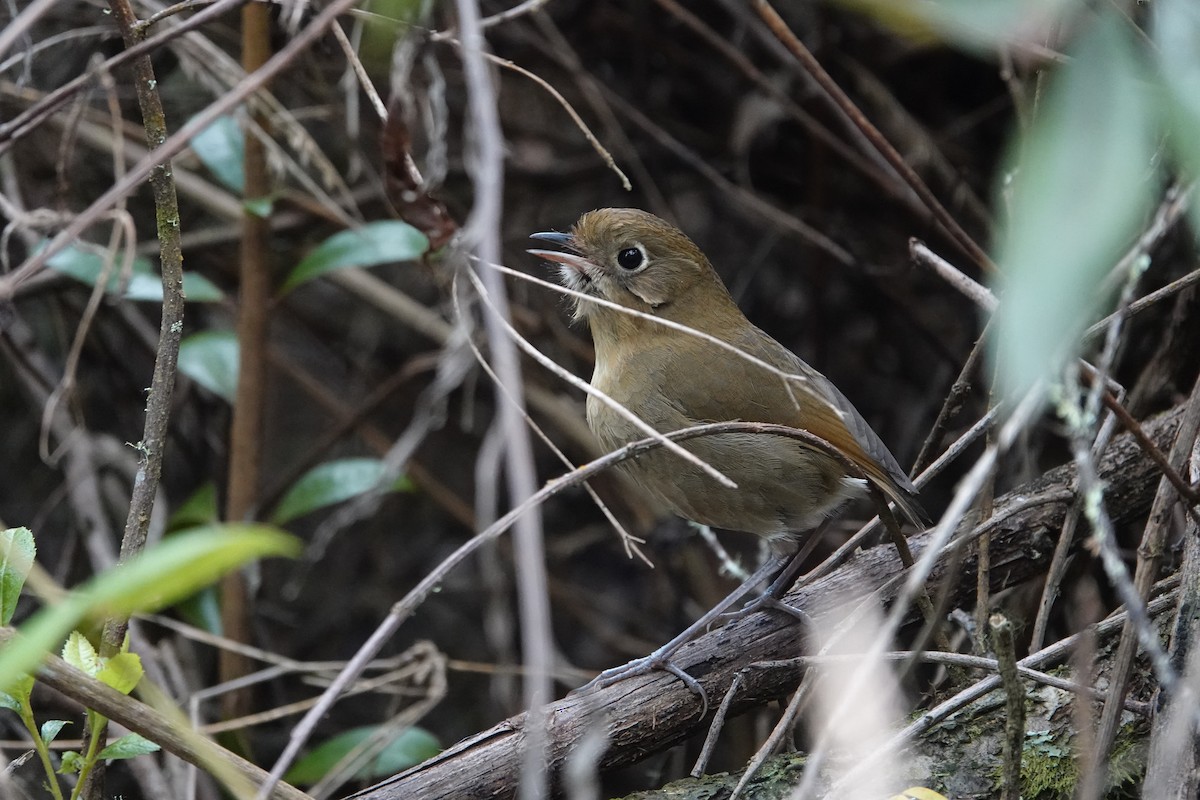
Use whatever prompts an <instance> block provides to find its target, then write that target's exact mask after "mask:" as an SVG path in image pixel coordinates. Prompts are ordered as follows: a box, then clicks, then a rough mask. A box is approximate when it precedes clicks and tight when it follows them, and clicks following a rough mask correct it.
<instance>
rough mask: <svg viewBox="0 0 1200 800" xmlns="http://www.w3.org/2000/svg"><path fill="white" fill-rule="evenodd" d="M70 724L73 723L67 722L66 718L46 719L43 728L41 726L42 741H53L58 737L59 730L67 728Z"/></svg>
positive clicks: (47, 742)
mask: <svg viewBox="0 0 1200 800" xmlns="http://www.w3.org/2000/svg"><path fill="white" fill-rule="evenodd" d="M70 724H71V723H70V722H67V721H66V720H65V719H48V720H46V721H45V722H43V723H42V728H41V736H42V741H43V742H45V743H46V744H50V743H51V742H53V741H54V740H55V739H57V738H58V734H59V732H60V731H61V730H62V729H63V728H65V727H66V726H68V725H70Z"/></svg>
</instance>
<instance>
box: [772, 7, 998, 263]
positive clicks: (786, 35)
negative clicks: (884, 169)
mask: <svg viewBox="0 0 1200 800" xmlns="http://www.w3.org/2000/svg"><path fill="white" fill-rule="evenodd" d="M751 5H752V6H753V8H754V10H755V11H757V12H758V15H759V16H760V17H761V18H762V20H763V21H764V22H765V23H766V24H767V27H769V28H770V29H771V32H772V33H774V34H775V36H776V37H778V38H779V41H781V42H783V44H784V45H785V46H786V47H787V49H788V50H789V51H790V52H791V54H792V55H793V56H794V57H795V59H796V60H797V61H799V62H800V64H801V65H802V66H803V67H804V69H805V71H806V72H808V74H809V75H811V76H812V78H813V80H815V81H816V82H817V85H819V86H820V87H821V89H822V91H824V92H825V94H826V96H828V98H829V99H830V100H832V101H833V103H834V104H835V105H836V106H837V107H838V108H839V109H841V111H842V112H843V113H845V114H846V116H848V117H849V118H850V119H851V120H852V121H853V122H854V125H855V126H856V127H857V128H858V129H859V130H860V131H862V133H863V135H864V136H866V137H867V139H868V141H870V142H871V144H872V146H874V147H875V149H876V150H877V151H878V152H879V154H880V155H882V156H883V157H884V159H886V160H887V162H888V164H890V165H891V167H892V169H894V170H896V172H897V173H899V174H900V177H901V178H903V179H904V182H905V183H907V184H908V186H909V188H911V189H912V190H913V191H914V192H916V193H917V196H918V197H920V198H921V200H922V201H923V202H924V203H925V206H926V208H928V209H929V213H930V214H932V215H933V218H934V219H935V220H937V222H938V224H939V225H940V226H941V227H942V229H943V230H945V232H946V233H947V234H948V235H949V236H950V238H951V239H952V240H953V241H954V242H955V244H957V245H958V246H959V247H960V248H962V250H963V252H964V253H966V254H967V255H968V256H969V257H970V258H971V260H972V261H974V262H975V264H976V266H978V267H979V268H980V269H982V270H983V271H984V272H987V273H994V272H995V271H996V266H995V264H993V263H992V260H991V259H990V258H988V255H987V253H985V252H984V251H983V248H981V247H980V246H979V245H978V244H977V243H976V242H975V240H974V239H972V238H971V237H970V236H968V235H967V232H966V231H964V230H963V229H962V227H961V226H960V225H959V224H958V220H956V219H954V217H953V215H951V214H950V212H949V211H947V210H946V209H945V207H944V206H943V205H942V204H941V202H940V201H939V200H938V199H937V197H936V196H935V195H934V193H933V192H932V191H930V189H929V187H928V186H926V185H925V181H923V180H921V176H919V175H917V173H916V172H915V171H914V170H913V168H912V167H910V166H909V165H908V162H906V161H905V160H904V157H903V156H901V155H900V154H899V153H898V152H896V148H894V147H892V145H891V143H890V142H888V140H887V137H885V136H884V135H883V134H882V133H880V131H879V129H878V128H876V127H875V126H874V125H872V124H871V121H870V120H868V119H867V117H866V115H864V114H863V113H862V111H860V110H859V109H858V107H857V106H856V105H854V102H853V101H852V100H851V99H850V98H849V96H847V94H846V93H845V92H844V91H842V88H841V87H840V86H838V85H837V82H836V81H834V80H833V78H832V77H830V75H829V73H828V72H826V71H825V68H824V67H822V66H821V63H820V62H819V61H817V59H816V58H815V57H814V56H813V54H812V53H811V52H809V50H808V48H807V47H805V46H804V43H803V42H801V41H800V39H799V38H798V37H797V36H796V34H794V33H792V30H791V28H789V27H788V25H787V23H786V22H784V21H783V18H782V17H781V16H779V13H778V12H777V11H775V9H774V8H773V7H772V6H771V4H770V3H768V2H767V0H752V3H751Z"/></svg>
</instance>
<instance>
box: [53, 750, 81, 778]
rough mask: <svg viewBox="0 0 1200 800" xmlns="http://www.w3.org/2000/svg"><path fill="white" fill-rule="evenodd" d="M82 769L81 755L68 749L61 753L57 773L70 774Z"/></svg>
mask: <svg viewBox="0 0 1200 800" xmlns="http://www.w3.org/2000/svg"><path fill="white" fill-rule="evenodd" d="M81 769H83V756H81V755H79V753H77V752H75V751H74V750H68V751H66V752H65V753H63V754H62V763H60V764H59V765H58V774H59V775H72V774H74V773H76V772H79V770H81Z"/></svg>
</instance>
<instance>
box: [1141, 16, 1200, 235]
mask: <svg viewBox="0 0 1200 800" xmlns="http://www.w3.org/2000/svg"><path fill="white" fill-rule="evenodd" d="M1152 30H1153V34H1154V43H1155V44H1156V45H1157V46H1158V63H1159V70H1160V72H1161V74H1162V80H1163V83H1164V85H1165V87H1166V106H1167V114H1166V117H1167V122H1168V124H1169V126H1170V136H1169V137H1168V142H1169V143H1170V145H1171V150H1172V152H1173V153H1174V155H1175V160H1176V162H1178V164H1179V167H1180V168H1181V170H1182V171H1183V172H1184V173H1185V176H1186V179H1187V180H1189V181H1195V180H1197V179H1200V136H1197V133H1196V132H1197V131H1200V4H1198V3H1196V2H1195V0H1158V2H1156V3H1155V4H1154V24H1153V28H1152ZM1188 213H1189V215H1190V216H1191V220H1192V232H1193V234H1195V235H1196V236H1198V237H1200V203H1196V202H1192V203H1191V204H1190V205H1189V206H1188Z"/></svg>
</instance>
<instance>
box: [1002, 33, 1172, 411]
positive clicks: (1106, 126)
mask: <svg viewBox="0 0 1200 800" xmlns="http://www.w3.org/2000/svg"><path fill="white" fill-rule="evenodd" d="M1118 17H1119V15H1117V14H1107V15H1102V16H1101V17H1100V19H1099V20H1098V21H1097V22H1096V23H1095V24H1093V26H1092V28H1091V29H1090V30H1088V31H1086V32H1085V33H1084V34H1083V35H1082V37H1081V38H1080V40H1079V41H1077V42H1076V45H1077V46H1076V47H1075V49H1074V52H1073V53H1072V54H1071V55H1072V58H1071V60H1070V62H1069V63H1068V64H1067V65H1066V66H1064V67H1063V68H1062V70H1061V72H1060V73H1059V74H1058V75H1056V76H1054V80H1053V82H1052V84H1051V86H1050V87H1049V90H1048V91H1047V93H1046V97H1045V100H1044V103H1043V107H1042V109H1041V114H1040V115H1039V116H1038V118H1037V119H1035V120H1034V123H1033V125H1032V128H1031V130H1030V132H1029V136H1028V139H1027V140H1026V141H1025V142H1024V146H1023V148H1022V151H1021V153H1020V159H1019V164H1018V165H1017V169H1016V175H1015V180H1014V183H1013V187H1012V202H1011V215H1010V218H1009V219H1008V220H1007V224H1006V225H1005V227H1004V230H1003V232H1002V234H1001V237H1000V241H999V245H998V248H997V258H996V260H997V262H998V263H999V265H1000V271H1001V274H1002V275H1003V276H1004V279H1003V281H1002V282H1001V284H1000V286H999V287H998V289H999V290H1000V291H999V293H1000V299H1001V302H1000V306H999V308H998V310H997V313H996V337H995V349H994V354H995V358H996V360H997V366H998V378H999V388H1000V390H1001V392H1002V393H1003V395H1004V396H1005V397H1007V398H1009V399H1012V398H1016V397H1020V396H1023V395H1024V394H1025V392H1026V391H1027V390H1028V389H1029V388H1030V387H1032V386H1033V385H1034V384H1035V383H1036V382H1037V381H1038V380H1040V379H1042V378H1048V377H1050V376H1052V375H1055V374H1057V371H1058V370H1059V369H1060V368H1061V367H1062V365H1063V364H1064V363H1065V361H1066V359H1068V358H1070V357H1072V356H1073V355H1075V353H1076V352H1077V351H1078V348H1079V333H1080V331H1081V329H1082V327H1083V325H1084V323H1085V322H1086V321H1087V320H1088V318H1089V317H1090V316H1092V315H1093V314H1094V313H1095V312H1096V311H1097V310H1098V308H1097V307H1098V306H1099V305H1100V302H1101V301H1105V302H1107V300H1108V299H1107V298H1100V297H1097V295H1096V287H1097V286H1098V285H1099V283H1100V279H1101V277H1102V276H1103V275H1104V274H1105V273H1106V272H1107V271H1108V270H1109V269H1110V268H1111V267H1112V265H1113V264H1114V263H1115V262H1116V260H1117V258H1119V256H1120V255H1121V253H1122V251H1123V250H1124V249H1125V248H1126V247H1127V246H1128V244H1129V242H1130V241H1131V239H1132V237H1133V235H1134V234H1135V233H1136V230H1137V227H1138V225H1139V224H1140V223H1141V221H1142V218H1143V215H1144V214H1145V212H1146V209H1147V208H1148V205H1149V201H1150V197H1151V189H1152V188H1153V181H1152V180H1151V179H1152V178H1153V177H1154V175H1155V173H1154V169H1153V165H1152V159H1153V156H1154V148H1155V138H1156V135H1157V130H1156V128H1157V126H1156V124H1155V122H1156V113H1155V111H1156V106H1155V105H1154V103H1153V98H1152V97H1151V95H1150V91H1149V88H1148V85H1147V83H1146V81H1145V75H1144V71H1143V68H1142V64H1141V62H1140V61H1139V59H1138V57H1137V53H1136V51H1135V49H1134V46H1133V43H1132V42H1131V41H1130V38H1129V36H1130V35H1129V34H1128V33H1127V32H1126V31H1125V29H1124V28H1123V27H1122V25H1123V24H1124V23H1123V22H1121V21H1120V20H1119V18H1118Z"/></svg>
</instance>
